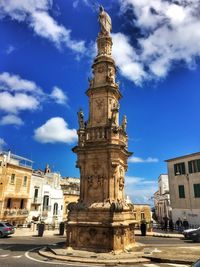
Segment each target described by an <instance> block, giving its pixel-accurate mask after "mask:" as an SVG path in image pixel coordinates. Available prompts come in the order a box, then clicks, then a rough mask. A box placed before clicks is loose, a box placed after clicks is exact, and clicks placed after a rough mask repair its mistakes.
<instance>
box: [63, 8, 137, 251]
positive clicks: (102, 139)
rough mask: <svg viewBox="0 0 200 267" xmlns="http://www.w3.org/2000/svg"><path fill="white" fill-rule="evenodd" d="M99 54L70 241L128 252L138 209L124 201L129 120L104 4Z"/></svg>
mask: <svg viewBox="0 0 200 267" xmlns="http://www.w3.org/2000/svg"><path fill="white" fill-rule="evenodd" d="M99 22H100V32H99V34H98V38H97V47H98V54H97V56H96V58H95V59H94V63H93V65H92V73H93V77H92V78H91V79H90V81H89V88H88V90H87V91H86V95H87V96H88V98H89V118H88V121H87V122H85V121H84V114H83V111H82V110H80V111H79V112H78V120H79V129H78V131H77V133H78V145H77V146H76V147H74V148H73V152H75V153H76V154H77V167H78V168H79V169H80V179H81V182H80V199H79V201H78V203H70V204H69V206H68V209H69V215H68V222H67V245H68V246H70V247H73V248H74V249H83V250H90V251H113V250H114V251H115V250H124V249H127V248H130V247H132V246H133V245H134V243H135V239H134V223H135V221H134V219H133V212H132V209H133V207H130V206H129V205H128V204H126V202H125V197H124V176H125V172H126V171H127V159H128V157H129V156H130V155H131V154H132V153H130V152H128V150H127V141H128V137H127V134H126V125H127V119H126V116H124V118H123V120H122V123H121V125H120V124H119V100H120V98H121V93H120V91H119V86H118V84H117V83H116V66H115V62H114V59H113V58H112V38H111V36H110V31H111V19H110V17H109V15H108V14H107V13H106V12H105V11H104V9H103V7H100V13H99Z"/></svg>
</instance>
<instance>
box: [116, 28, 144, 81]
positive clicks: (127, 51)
mask: <svg viewBox="0 0 200 267" xmlns="http://www.w3.org/2000/svg"><path fill="white" fill-rule="evenodd" d="M112 39H113V57H114V59H115V61H116V64H117V66H118V67H119V69H120V72H121V74H122V75H123V76H124V77H126V78H127V79H129V80H132V81H134V82H135V83H137V84H140V83H141V80H142V79H143V78H144V76H145V75H146V73H145V72H144V70H143V65H142V63H140V62H139V61H137V60H136V59H137V58H138V56H137V54H136V52H135V50H134V48H133V47H132V46H131V44H130V42H129V39H128V37H127V36H125V35H124V34H122V33H115V34H114V33H113V34H112Z"/></svg>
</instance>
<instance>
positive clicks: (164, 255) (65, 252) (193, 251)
mask: <svg viewBox="0 0 200 267" xmlns="http://www.w3.org/2000/svg"><path fill="white" fill-rule="evenodd" d="M138 250H139V251H138ZM39 254H40V255H41V256H44V257H47V258H51V259H56V260H62V261H68V262H77V263H78V262H81V263H88V264H92V263H93V264H95V263H96V264H126V265H130V266H133V264H136V263H145V262H150V261H153V262H162V263H173V264H187V265H191V264H192V263H194V262H195V261H197V260H198V259H199V258H200V246H192V247H186V246H185V247H181V249H180V247H167V246H166V247H161V248H159V249H158V248H155V247H154V248H153V247H148V245H147V246H140V245H139V244H138V245H137V246H136V247H135V248H134V251H132V252H130V251H129V252H122V253H113V252H110V253H95V252H88V251H80V250H73V249H72V248H65V247H64V245H63V246H62V247H61V246H48V247H47V248H44V249H41V250H40V251H39Z"/></svg>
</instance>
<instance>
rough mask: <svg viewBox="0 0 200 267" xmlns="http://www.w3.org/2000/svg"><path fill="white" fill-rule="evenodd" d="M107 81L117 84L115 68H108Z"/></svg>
mask: <svg viewBox="0 0 200 267" xmlns="http://www.w3.org/2000/svg"><path fill="white" fill-rule="evenodd" d="M106 78H107V81H108V82H110V83H115V74H114V70H113V68H108V75H107V77H106Z"/></svg>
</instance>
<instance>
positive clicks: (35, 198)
mask: <svg viewBox="0 0 200 267" xmlns="http://www.w3.org/2000/svg"><path fill="white" fill-rule="evenodd" d="M32 203H33V204H41V203H42V198H39V197H34V198H33V199H32Z"/></svg>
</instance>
